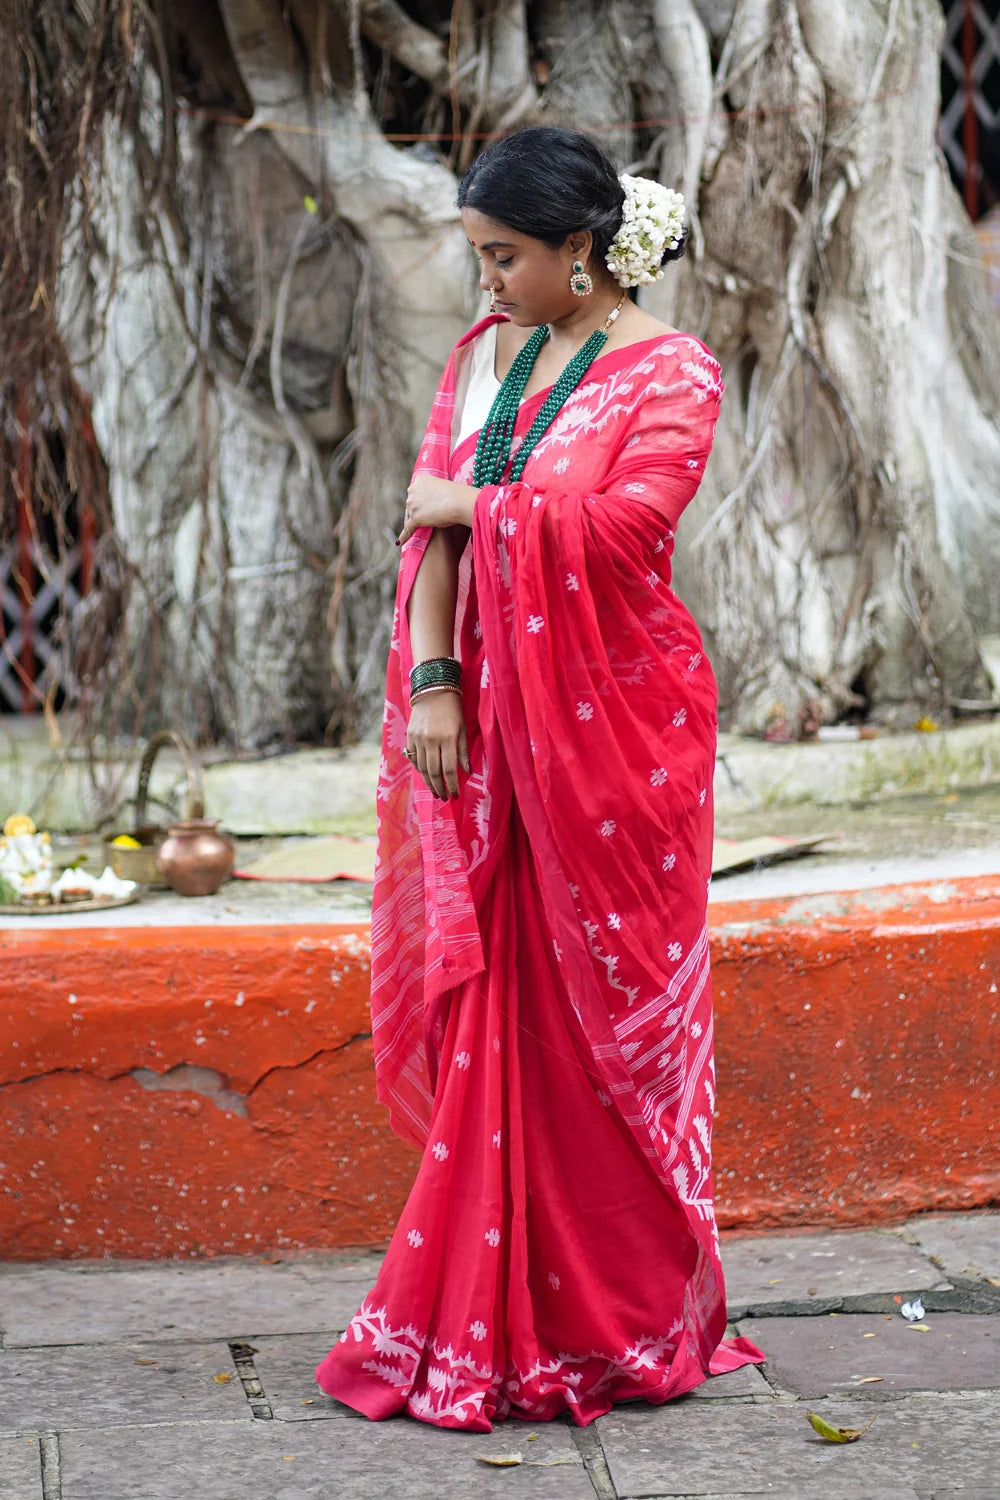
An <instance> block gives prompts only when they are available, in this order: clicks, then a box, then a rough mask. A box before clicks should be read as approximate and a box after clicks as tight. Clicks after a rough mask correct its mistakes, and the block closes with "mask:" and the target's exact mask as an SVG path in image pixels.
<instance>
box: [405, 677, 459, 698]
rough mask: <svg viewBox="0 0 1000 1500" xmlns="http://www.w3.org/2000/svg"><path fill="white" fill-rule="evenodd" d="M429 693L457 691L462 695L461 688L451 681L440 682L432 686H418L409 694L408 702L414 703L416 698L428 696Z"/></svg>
mask: <svg viewBox="0 0 1000 1500" xmlns="http://www.w3.org/2000/svg"><path fill="white" fill-rule="evenodd" d="M431 693H458V695H459V697H461V695H462V689H461V688H460V687H458V686H457V685H456V684H455V683H453V682H440V683H437V684H436V685H435V686H434V687H425V688H420V689H419V690H418V691H417V692H415V693H411V694H410V702H411V703H416V701H417V699H418V698H429V697H430V695H431Z"/></svg>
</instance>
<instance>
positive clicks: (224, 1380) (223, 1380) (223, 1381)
mask: <svg viewBox="0 0 1000 1500" xmlns="http://www.w3.org/2000/svg"><path fill="white" fill-rule="evenodd" d="M232 1378H233V1377H232V1376H231V1375H213V1376H212V1379H213V1380H214V1381H215V1383H216V1385H228V1384H229V1382H230V1381H231V1380H232Z"/></svg>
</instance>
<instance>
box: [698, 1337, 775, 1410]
mask: <svg viewBox="0 0 1000 1500" xmlns="http://www.w3.org/2000/svg"><path fill="white" fill-rule="evenodd" d="M734 1333H735V1330H731V1331H730V1332H729V1333H727V1334H726V1337H727V1338H732V1337H733V1334H734ZM773 1394H774V1393H773V1391H772V1389H771V1387H770V1386H769V1385H768V1383H767V1381H766V1380H765V1379H764V1377H763V1375H762V1374H761V1372H760V1367H759V1365H742V1366H741V1367H740V1368H739V1369H738V1370H729V1371H728V1372H727V1373H726V1374H725V1375H713V1376H712V1378H711V1379H710V1380H705V1381H703V1382H702V1384H701V1385H696V1386H695V1388H694V1390H693V1391H688V1392H687V1394H686V1395H685V1396H681V1397H679V1398H678V1399H679V1400H682V1401H720V1400H721V1401H738V1400H747V1399H748V1398H756V1399H757V1400H762V1399H765V1398H769V1397H770V1396H772V1395H773Z"/></svg>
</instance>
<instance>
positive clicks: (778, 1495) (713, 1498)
mask: <svg viewBox="0 0 1000 1500" xmlns="http://www.w3.org/2000/svg"><path fill="white" fill-rule="evenodd" d="M953 1494H954V1496H955V1497H956V1500H959V1491H958V1490H954V1491H952V1490H949V1492H948V1495H947V1496H945V1494H944V1492H943V1491H940V1490H939V1491H936V1492H935V1494H934V1495H932V1496H931V1495H927V1494H926V1493H925V1494H918V1493H917V1491H916V1490H913V1489H910V1488H908V1487H907V1488H906V1489H900V1488H899V1487H898V1486H897V1485H893V1486H892V1487H891V1488H890V1489H883V1488H882V1487H881V1486H880V1487H879V1488H878V1489H875V1490H872V1489H866V1490H852V1491H851V1500H950V1497H951V1496H952V1495H953ZM763 1496H766V1497H767V1500H807V1497H806V1496H804V1495H803V1493H802V1491H801V1490H780V1491H779V1490H776V1489H774V1488H773V1487H772V1486H771V1485H770V1484H768V1482H767V1480H766V1479H759V1480H758V1481H757V1488H756V1489H755V1490H740V1492H739V1494H738V1495H737V1494H736V1493H735V1492H734V1491H733V1490H727V1491H726V1493H725V1494H724V1495H698V1496H697V1500H762V1497H763ZM648 1500H689V1497H688V1496H679V1495H678V1492H677V1491H676V1490H671V1491H670V1492H669V1493H668V1494H663V1495H653V1496H649V1497H648ZM808 1500H814V1497H812V1496H809V1497H808ZM815 1500H820V1497H819V1496H816V1497H815ZM822 1500H826V1497H825V1496H824V1497H822ZM961 1500H980V1497H979V1496H978V1495H977V1494H976V1492H975V1491H973V1490H962V1491H961ZM982 1500H997V1497H996V1495H995V1494H990V1495H987V1494H986V1491H985V1490H984V1491H983V1496H982Z"/></svg>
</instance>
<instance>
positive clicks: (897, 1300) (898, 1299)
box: [892, 1297, 903, 1303]
mask: <svg viewBox="0 0 1000 1500" xmlns="http://www.w3.org/2000/svg"><path fill="white" fill-rule="evenodd" d="M892 1300H893V1302H897V1303H898V1302H902V1300H903V1299H902V1297H893V1299H892Z"/></svg>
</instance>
